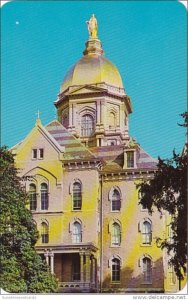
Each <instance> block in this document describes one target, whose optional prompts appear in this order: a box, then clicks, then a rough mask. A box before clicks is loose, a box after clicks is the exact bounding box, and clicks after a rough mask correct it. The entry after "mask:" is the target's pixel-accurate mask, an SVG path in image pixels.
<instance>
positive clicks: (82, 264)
mask: <svg viewBox="0 0 188 300" xmlns="http://www.w3.org/2000/svg"><path fill="white" fill-rule="evenodd" d="M80 281H81V282H83V281H84V253H82V252H81V253H80Z"/></svg>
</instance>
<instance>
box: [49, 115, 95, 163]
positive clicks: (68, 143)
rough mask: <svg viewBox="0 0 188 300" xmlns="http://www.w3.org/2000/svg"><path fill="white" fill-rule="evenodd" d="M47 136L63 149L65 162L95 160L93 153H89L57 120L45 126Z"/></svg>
mask: <svg viewBox="0 0 188 300" xmlns="http://www.w3.org/2000/svg"><path fill="white" fill-rule="evenodd" d="M45 128H46V130H47V131H48V132H49V134H50V135H51V136H52V137H53V138H54V139H55V140H56V141H57V142H58V144H59V145H60V146H64V147H65V153H64V159H65V160H73V159H75V160H77V159H82V160H88V159H96V156H95V154H94V153H91V152H90V150H89V149H88V148H86V147H85V146H84V145H83V144H82V143H81V141H80V140H79V139H78V138H75V137H74V136H73V135H72V134H71V133H70V132H69V131H68V130H67V129H66V128H65V127H64V126H63V125H61V123H59V122H58V121H57V120H54V121H52V122H50V123H49V124H48V125H46V126H45Z"/></svg>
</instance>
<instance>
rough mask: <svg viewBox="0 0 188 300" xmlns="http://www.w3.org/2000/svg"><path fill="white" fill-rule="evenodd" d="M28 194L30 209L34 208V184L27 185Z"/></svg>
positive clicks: (35, 202)
mask: <svg viewBox="0 0 188 300" xmlns="http://www.w3.org/2000/svg"><path fill="white" fill-rule="evenodd" d="M29 196H30V202H29V203H30V210H36V208H37V193H36V186H35V184H30V186H29Z"/></svg>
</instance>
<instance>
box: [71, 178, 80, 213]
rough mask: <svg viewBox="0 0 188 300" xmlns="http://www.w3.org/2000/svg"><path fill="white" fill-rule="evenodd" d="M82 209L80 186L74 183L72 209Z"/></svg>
mask: <svg viewBox="0 0 188 300" xmlns="http://www.w3.org/2000/svg"><path fill="white" fill-rule="evenodd" d="M81 207H82V195H81V185H80V183H78V182H76V183H74V184H73V209H74V210H80V209H81Z"/></svg>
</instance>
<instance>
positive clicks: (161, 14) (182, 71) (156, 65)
mask: <svg viewBox="0 0 188 300" xmlns="http://www.w3.org/2000/svg"><path fill="white" fill-rule="evenodd" d="M92 13H95V15H96V17H97V19H98V23H99V38H100V40H101V41H102V45H103V49H104V51H105V56H106V57H107V58H108V59H110V60H111V61H112V62H113V63H114V64H115V65H116V66H117V67H118V69H119V71H120V74H121V76H122V79H123V82H124V86H125V89H126V92H127V94H128V95H129V96H130V97H131V100H132V105H133V113H132V115H131V116H130V134H131V136H133V137H134V138H136V140H137V141H138V142H139V143H140V144H141V146H142V147H143V148H144V149H145V151H147V152H148V153H150V154H151V155H152V156H153V157H157V156H161V157H162V158H167V157H170V156H171V154H172V150H173V149H174V148H175V149H176V150H177V151H181V149H182V147H183V144H184V142H185V130H184V129H183V128H182V127H179V126H178V125H177V123H178V122H181V117H180V116H179V114H180V113H182V112H184V111H185V110H186V107H187V99H186V98H187V94H186V93H187V87H186V79H187V78H186V66H187V62H186V10H185V7H184V6H183V5H182V4H180V3H178V2H176V1H82V2H81V1H72V2H71V1H15V2H10V3H8V4H6V5H4V6H3V8H2V36H1V39H2V93H1V94H2V142H1V143H2V144H6V145H8V146H9V147H11V146H13V145H14V144H16V143H18V142H19V141H21V140H23V139H24V138H25V136H26V135H27V134H28V133H29V131H30V130H31V129H32V127H33V126H34V124H35V120H36V112H37V111H38V110H40V112H41V120H42V123H43V124H44V125H45V124H47V123H49V122H50V121H51V120H52V119H54V116H55V108H54V105H53V102H54V101H55V100H56V99H57V95H58V93H59V89H60V84H61V83H62V81H63V78H64V76H65V74H66V72H67V71H68V69H69V68H70V67H71V66H72V65H73V64H74V63H75V62H76V61H77V60H78V59H80V58H81V56H82V52H83V50H84V48H85V42H86V41H87V38H88V32H87V27H86V23H85V22H86V21H87V20H89V18H90V16H91V14H92Z"/></svg>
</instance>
